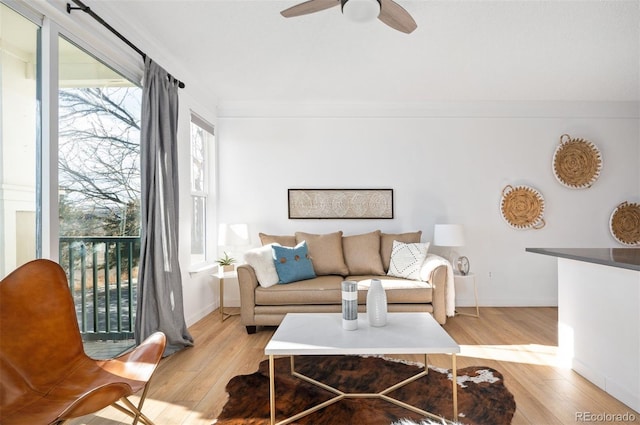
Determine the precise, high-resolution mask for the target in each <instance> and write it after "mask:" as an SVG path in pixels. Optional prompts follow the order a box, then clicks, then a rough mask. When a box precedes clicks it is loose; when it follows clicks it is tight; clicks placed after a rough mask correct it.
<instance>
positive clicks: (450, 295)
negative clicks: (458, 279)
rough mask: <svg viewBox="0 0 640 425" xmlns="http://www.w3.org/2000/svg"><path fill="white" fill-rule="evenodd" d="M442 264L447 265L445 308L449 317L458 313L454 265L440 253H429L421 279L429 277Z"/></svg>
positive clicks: (423, 265) (423, 266)
mask: <svg viewBox="0 0 640 425" xmlns="http://www.w3.org/2000/svg"><path fill="white" fill-rule="evenodd" d="M442 265H444V266H447V282H446V284H447V291H446V292H447V297H446V299H445V300H444V305H445V310H446V313H447V317H453V316H455V314H456V288H455V285H454V281H453V267H451V263H450V262H449V261H447V260H446V259H444V258H442V257H440V256H438V255H435V254H427V258H426V259H425V260H424V263H423V264H422V268H421V269H420V279H422V280H427V279H429V276H430V275H431V272H433V270H435V269H436V268H437V267H439V266H442Z"/></svg>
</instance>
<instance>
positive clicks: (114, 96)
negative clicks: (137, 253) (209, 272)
mask: <svg viewBox="0 0 640 425" xmlns="http://www.w3.org/2000/svg"><path fill="white" fill-rule="evenodd" d="M59 101H60V139H59V180H60V181H59V186H60V235H61V236H139V234H140V89H139V88H137V87H107V88H98V87H91V88H73V89H61V90H60V94H59Z"/></svg>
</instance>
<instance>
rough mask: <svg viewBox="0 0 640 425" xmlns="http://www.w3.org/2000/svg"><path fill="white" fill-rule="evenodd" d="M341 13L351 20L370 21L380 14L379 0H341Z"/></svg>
mask: <svg viewBox="0 0 640 425" xmlns="http://www.w3.org/2000/svg"><path fill="white" fill-rule="evenodd" d="M341 1H342V14H343V15H344V16H346V17H347V18H348V19H349V20H351V21H353V22H371V21H373V20H374V19H376V18H377V17H378V15H379V14H380V0H341Z"/></svg>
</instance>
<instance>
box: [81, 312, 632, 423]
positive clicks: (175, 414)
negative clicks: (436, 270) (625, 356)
mask: <svg viewBox="0 0 640 425" xmlns="http://www.w3.org/2000/svg"><path fill="white" fill-rule="evenodd" d="M480 314H481V317H480V318H479V319H477V318H474V317H468V316H456V317H453V318H449V320H448V321H447V324H446V325H445V326H444V328H445V329H446V330H447V332H449V334H451V336H452V337H453V338H454V339H455V340H456V341H457V342H458V344H460V345H461V347H462V348H461V350H462V352H461V354H460V355H459V356H458V362H457V363H458V367H466V366H472V365H475V366H478V365H484V366H489V367H492V368H494V369H497V370H498V371H500V372H501V373H502V374H503V375H504V379H505V384H506V386H507V388H509V390H510V391H511V392H512V393H513V394H514V396H515V400H516V405H517V409H516V413H515V416H514V418H513V422H512V424H513V425H520V424H531V425H547V424H548V425H552V424H574V425H575V424H578V423H582V422H586V421H584V420H581V419H580V417H581V416H580V415H582V418H585V417H586V415H587V414H590V415H624V414H627V415H628V416H632V417H635V420H633V421H617V422H616V421H612V420H611V419H612V418H615V417H612V416H604V417H597V416H595V417H592V419H604V420H600V421H599V422H598V421H595V422H596V423H608V424H613V423H619V424H630V423H633V424H640V413H638V412H635V411H634V410H632V409H631V408H629V407H627V406H626V405H624V404H622V403H620V402H618V401H617V400H615V399H614V398H613V397H611V396H609V395H608V394H606V393H605V392H604V391H602V390H600V389H599V388H597V387H596V386H595V385H593V384H591V383H590V382H588V381H587V380H585V379H584V378H582V377H581V376H580V375H578V374H576V373H575V372H573V371H572V370H571V369H569V368H567V367H566V366H565V365H562V364H561V363H562V362H561V361H560V359H559V357H558V356H557V354H556V351H557V347H556V341H557V309H555V308H537V307H535V308H534V307H531V308H520V307H514V308H482V309H481V310H480ZM190 331H191V333H192V335H193V337H194V338H195V346H194V347H192V348H189V349H186V350H183V351H181V352H179V353H176V354H174V355H172V356H170V357H168V358H166V359H164V360H162V362H161V364H160V366H159V368H158V370H157V372H156V374H155V376H154V378H153V379H152V381H151V389H150V391H149V395H148V398H147V401H146V403H145V406H144V408H143V412H144V413H145V414H146V415H148V416H149V417H151V418H152V419H153V420H154V421H156V424H157V425H179V424H185V425H187V424H188V425H201V424H202V425H204V424H207V425H209V424H212V423H213V422H214V419H215V418H216V417H217V415H218V413H219V412H220V411H221V409H222V406H224V404H225V402H226V399H227V394H226V392H225V385H226V384H227V382H228V381H229V379H230V378H231V377H233V376H235V375H239V374H249V373H252V372H254V371H255V370H256V369H257V367H258V363H259V362H260V361H261V360H263V359H265V358H266V357H265V356H264V354H263V350H264V346H265V345H266V344H267V342H268V340H269V338H270V337H271V335H272V334H273V329H272V328H267V329H263V330H261V331H259V332H258V333H256V334H254V335H247V333H246V332H245V329H244V327H243V326H241V325H240V320H239V317H238V316H233V317H231V318H229V319H227V320H226V321H225V322H224V323H221V322H220V315H219V313H218V311H215V312H213V313H212V314H210V315H208V316H207V317H205V318H204V319H203V320H201V321H199V322H198V323H196V324H195V325H193V326H192V327H191V328H190ZM594 349H597V347H594ZM403 358H406V359H407V360H414V361H420V356H415V358H413V357H412V356H404V357H403ZM429 363H430V364H434V365H436V366H440V367H450V358H449V356H446V355H439V356H436V355H434V356H430V357H429ZM592 422H593V421H592ZM120 423H130V421H127V420H126V416H125V415H124V414H121V413H120V412H118V411H117V410H115V409H113V408H111V407H109V408H106V409H104V410H102V411H101V412H98V413H97V414H96V415H90V416H86V417H83V418H79V419H76V420H74V421H71V424H74V425H80V424H91V425H97V424H100V425H103V424H104V425H115V424H120ZM336 425H343V424H336ZM487 425H491V424H487Z"/></svg>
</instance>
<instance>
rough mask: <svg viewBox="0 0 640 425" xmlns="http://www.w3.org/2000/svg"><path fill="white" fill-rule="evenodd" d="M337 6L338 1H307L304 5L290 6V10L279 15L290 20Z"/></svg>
mask: <svg viewBox="0 0 640 425" xmlns="http://www.w3.org/2000/svg"><path fill="white" fill-rule="evenodd" d="M339 4H340V0H308V1H305V2H304V3H300V4H297V5H295V6H291V7H290V8H288V9H285V10H283V11H282V12H280V14H281V15H282V16H284V17H285V18H292V17H294V16H300V15H308V14H309V13H315V12H320V11H321V10H325V9H329V8H331V7H334V6H338V5H339Z"/></svg>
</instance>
